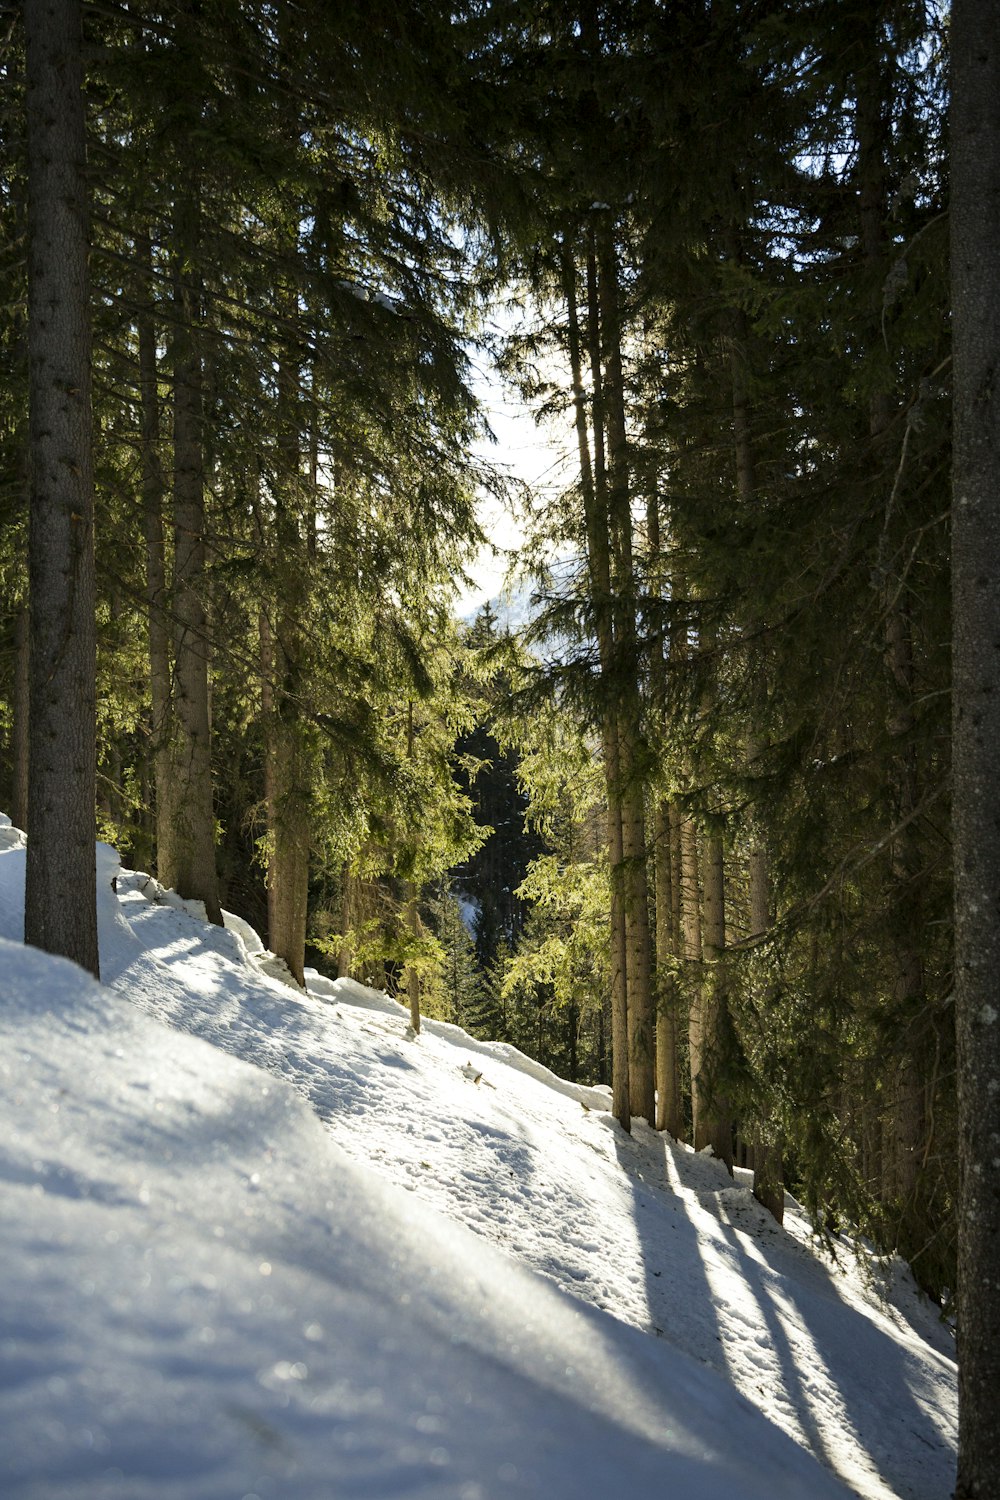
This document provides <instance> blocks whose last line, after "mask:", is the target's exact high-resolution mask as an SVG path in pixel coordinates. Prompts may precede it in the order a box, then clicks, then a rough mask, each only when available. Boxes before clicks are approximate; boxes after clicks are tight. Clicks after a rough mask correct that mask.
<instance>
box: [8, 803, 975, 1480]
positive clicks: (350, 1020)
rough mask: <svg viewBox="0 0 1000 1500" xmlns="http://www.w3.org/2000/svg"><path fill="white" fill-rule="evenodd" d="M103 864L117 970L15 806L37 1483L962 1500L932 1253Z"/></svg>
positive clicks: (14, 1122)
mask: <svg viewBox="0 0 1000 1500" xmlns="http://www.w3.org/2000/svg"><path fill="white" fill-rule="evenodd" d="M98 865H99V901H100V925H101V963H102V975H103V979H104V985H103V987H102V986H98V985H96V984H94V983H93V982H91V981H90V980H89V979H87V978H86V977H85V976H83V975H82V974H81V973H80V971H79V970H77V969H75V968H74V967H73V966H72V965H70V964H67V963H64V962H62V961H60V960H56V959H52V958H49V957H47V956H44V955H42V954H39V953H36V952H34V951H33V950H30V949H26V948H24V946H23V945H22V944H21V942H20V936H21V932H22V892H23V875H24V847H23V839H21V837H20V836H19V835H18V834H17V833H16V831H15V830H13V829H11V828H10V826H9V823H5V825H4V826H3V827H0V938H2V939H5V940H6V941H2V942H0V1026H2V1029H3V1032H4V1037H3V1043H2V1046H0V1077H2V1084H0V1110H2V1113H3V1120H2V1131H0V1180H2V1193H3V1212H2V1214H0V1255H2V1265H3V1282H2V1293H0V1433H2V1443H0V1494H2V1495H3V1496H4V1497H5V1500H62V1497H66V1500H69V1497H72V1500H89V1497H98V1496H99V1497H115V1500H145V1497H155V1500H173V1497H178V1500H180V1497H183V1500H215V1497H218V1500H253V1497H259V1500H304V1497H315V1500H368V1497H384V1500H390V1497H391V1500H397V1497H404V1496H405V1497H407V1500H411V1497H412V1500H504V1497H513V1496H519V1497H520V1496H525V1497H527V1496H532V1497H534V1496H538V1497H545V1500H591V1497H593V1500H598V1497H600V1500H614V1497H615V1496H618V1495H623V1494H639V1493H645V1494H647V1495H652V1496H663V1497H672V1500H673V1497H676V1500H757V1497H760V1500H764V1497H769V1500H770V1497H784V1496H787V1497H795V1500H827V1497H831V1500H832V1497H834V1496H838V1495H839V1496H844V1495H846V1494H848V1493H850V1492H851V1491H853V1492H855V1493H856V1494H858V1495H862V1496H865V1497H869V1496H870V1497H888V1496H900V1497H903V1496H905V1497H914V1500H939V1497H941V1496H944V1495H947V1494H948V1493H950V1489H951V1486H952V1482H953V1463H954V1423H955V1394H954V1385H955V1382H954V1374H955V1372H954V1365H953V1362H952V1357H951V1348H950V1342H949V1339H950V1335H949V1334H948V1333H947V1331H946V1330H945V1329H943V1328H942V1327H941V1326H940V1324H939V1323H938V1322H937V1321H936V1318H935V1313H934V1309H933V1308H930V1307H929V1306H928V1305H927V1304H925V1303H924V1302H922V1301H921V1299H920V1297H919V1295H918V1294H917V1292H916V1291H915V1290H914V1288H913V1287H912V1284H911V1283H910V1281H909V1279H908V1277H907V1275H906V1274H905V1272H904V1271H903V1270H902V1268H901V1267H899V1266H889V1267H887V1268H886V1267H883V1268H881V1269H880V1274H878V1275H876V1269H877V1268H876V1267H874V1265H872V1264H871V1263H868V1264H867V1265H866V1264H862V1263H859V1262H857V1261H856V1260H855V1259H854V1258H853V1257H852V1256H850V1255H849V1254H848V1253H847V1251H846V1250H845V1251H844V1252H843V1253H842V1254H840V1255H839V1256H838V1260H837V1262H834V1261H833V1260H831V1259H830V1258H829V1257H827V1256H825V1255H824V1254H823V1253H821V1251H820V1250H819V1249H818V1248H817V1247H816V1246H815V1245H814V1244H813V1243H812V1241H811V1239H810V1236H809V1232H808V1227H807V1225H806V1224H805V1222H804V1220H803V1218H802V1216H801V1214H800V1213H799V1212H798V1210H797V1208H796V1206H795V1204H794V1203H792V1202H791V1201H790V1200H789V1206H788V1215H787V1219H786V1228H784V1229H779V1228H778V1227H777V1225H775V1224H774V1222H773V1220H771V1219H769V1217H768V1216H767V1215H766V1214H765V1213H764V1212H763V1210H761V1209H760V1208H759V1207H758V1206H757V1205H756V1204H755V1202H754V1201H753V1199H752V1197H751V1195H750V1188H749V1183H748V1181H747V1179H746V1176H745V1174H737V1177H736V1180H735V1182H734V1181H733V1180H732V1179H731V1178H729V1177H728V1176H727V1174H726V1173H725V1171H724V1170H723V1168H722V1167H721V1166H720V1165H719V1164H718V1163H716V1162H713V1161H712V1160H711V1159H708V1158H705V1157H702V1156H696V1155H694V1154H693V1153H692V1152H691V1151H689V1150H687V1149H686V1148H684V1147H682V1146H677V1145H675V1144H674V1143H672V1142H671V1141H669V1140H667V1139H664V1138H663V1137H661V1136H657V1135H656V1134H655V1133H654V1132H653V1131H651V1130H649V1129H647V1128H646V1127H645V1126H644V1125H642V1124H641V1123H640V1124H638V1125H637V1126H636V1127H635V1130H634V1133H633V1135H632V1136H631V1137H630V1136H628V1135H626V1134H624V1133H623V1132H622V1131H621V1130H620V1129H619V1127H618V1126H617V1125H616V1124H615V1123H614V1122H613V1120H612V1118H611V1116H610V1114H609V1113H608V1112H607V1111H608V1104H609V1098H608V1094H607V1091H606V1090H601V1089H588V1088H581V1087H577V1086H575V1085H572V1084H568V1083H565V1082H563V1081H561V1080H559V1079H557V1078H555V1077H554V1076H553V1075H552V1074H550V1073H548V1072H546V1070H545V1069H544V1068H541V1067H540V1066H539V1065H538V1064H535V1063H532V1062H530V1061H529V1060H528V1059H527V1058H525V1057H523V1056H522V1055H521V1054H520V1053H518V1052H516V1051H515V1050H514V1049H513V1048H510V1047H506V1046H501V1045H492V1044H484V1043H479V1042H474V1041H472V1040H471V1039H470V1038H468V1037H467V1036H466V1035H465V1034H464V1033H463V1032H461V1031H460V1030H458V1029H457V1028H456V1027H452V1026H445V1025H441V1024H437V1023H433V1022H430V1023H427V1024H426V1025H425V1028H424V1030H423V1031H422V1033H421V1035H420V1037H419V1038H414V1037H413V1036H412V1034H409V1033H408V1030H407V1015H406V1013H405V1012H404V1010H403V1009H402V1007H400V1006H399V1005H397V1004H396V1003H395V1002H394V1001H392V1000H389V999H387V998H386V997H385V996H384V995H380V994H377V993H376V992H374V991H372V990H367V989H364V988H362V987H361V986H359V985H356V984H354V983H352V982H350V981H346V980H340V981H337V982H332V981H329V980H326V979H323V978H321V977H320V976H319V975H316V974H310V975H309V976H308V984H309V993H307V994H303V993H301V992H300V991H297V990H296V989H294V988H292V987H291V986H289V985H288V984H284V983H282V982H281V980H280V978H276V977H274V975H275V969H274V965H273V962H271V961H269V955H267V954H266V953H265V952H264V951H263V948H262V945H261V944H260V942H259V940H258V939H257V938H256V935H255V934H253V933H252V932H250V930H249V929H248V928H247V927H246V926H245V924H242V923H239V922H237V921H236V920H235V919H234V920H233V923H232V926H231V927H230V928H229V929H228V930H225V931H224V930H222V929H220V928H213V927H210V926H208V925H206V923H205V922H204V921H203V920H202V919H201V917H200V915H199V914H198V912H197V909H192V908H190V907H188V906H187V905H186V904H185V903H183V902H180V901H178V899H177V898H176V897H174V896H172V895H170V893H167V892H164V891H163V890H162V889H161V888H160V887H159V886H158V885H157V884H156V882H155V881H153V880H150V879H149V878H148V877H146V876H143V875H137V874H135V873H132V872H127V873H126V872H121V871H120V870H119V869H118V867H117V859H116V857H115V855H114V853H113V851H111V850H110V849H107V848H106V847H104V846H101V847H100V848H99V859H98ZM113 881H114V882H115V883H116V885H117V890H114V889H113V887H112V882H113Z"/></svg>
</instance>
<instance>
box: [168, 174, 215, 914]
mask: <svg viewBox="0 0 1000 1500" xmlns="http://www.w3.org/2000/svg"><path fill="white" fill-rule="evenodd" d="M199 219H200V208H199V204H198V201H197V196H196V195H186V196H184V197H183V198H181V199H180V200H179V202H178V205H177V213H176V223H175V225H174V236H175V243H174V268H173V284H174V309H173V313H174V330H173V341H174V348H173V385H174V401H173V405H174V473H173V499H174V514H173V522H174V587H173V626H174V630H173V654H174V672H173V683H172V686H173V694H172V702H171V725H170V729H171V734H170V757H171V764H170V775H171V777H172V779H173V783H174V795H173V796H172V798H171V802H170V806H169V809H168V816H169V818H170V825H169V828H164V829H163V834H162V835H161V833H160V831H159V828H158V833H157V844H158V846H159V848H160V851H161V852H160V857H159V861H158V869H159V876H160V879H161V881H162V882H163V884H164V885H168V886H171V887H172V888H173V889H174V890H176V891H177V893H178V895H180V896H184V897H186V898H188V899H191V900H196V901H202V902H203V903H204V905H205V911H206V914H207V916H208V919H209V921H211V922H217V923H219V924H220V925H221V923H222V909H221V907H220V904H219V884H218V876H217V874H216V868H215V815H214V807H213V797H212V748H211V721H210V713H209V695H208V624H207V615H206V610H205V602H204V591H205V583H206V580H205V478H204V450H203V423H204V412H203V409H202V407H203V396H202V365H201V353H200V349H199V340H198V332H197V325H198V321H199V316H200V301H201V298H200V293H199V289H198V286H197V284H196V282H195V281H193V280H192V272H191V269H190V267H191V266H192V265H197V260H198V246H199V237H200V236H199ZM163 835H165V837H163Z"/></svg>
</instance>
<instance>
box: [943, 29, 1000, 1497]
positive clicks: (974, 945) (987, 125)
mask: <svg viewBox="0 0 1000 1500" xmlns="http://www.w3.org/2000/svg"><path fill="white" fill-rule="evenodd" d="M952 88H953V99H952V121H951V125H952V133H951V146H952V207H951V234H952V239H951V247H952V296H953V318H954V322H953V338H954V346H953V347H954V363H955V386H954V392H955V395H954V424H955V427H954V434H955V435H954V443H955V448H954V467H953V478H954V498H953V503H952V590H953V595H952V608H953V622H954V623H953V686H952V691H953V700H952V712H953V720H952V737H953V738H952V744H953V756H954V760H953V765H954V773H953V775H954V811H953V836H954V848H955V950H956V951H955V1010H956V1025H957V1030H958V1088H959V1142H960V1172H961V1189H960V1197H959V1210H958V1212H959V1223H958V1247H959V1248H958V1255H959V1321H958V1339H959V1346H958V1347H959V1398H960V1421H959V1460H958V1487H957V1489H956V1491H955V1494H956V1497H957V1500H987V1497H991V1496H994V1495H997V1494H1000V1424H998V1423H997V1420H996V1400H997V1392H998V1391H1000V1186H998V1179H997V1162H998V1161H1000V999H998V985H997V974H998V972H1000V784H998V781H997V765H996V755H997V745H998V744H1000V396H998V392H997V380H998V378H1000V10H998V9H997V6H996V5H995V4H994V0H956V4H955V7H954V12H953V17H952Z"/></svg>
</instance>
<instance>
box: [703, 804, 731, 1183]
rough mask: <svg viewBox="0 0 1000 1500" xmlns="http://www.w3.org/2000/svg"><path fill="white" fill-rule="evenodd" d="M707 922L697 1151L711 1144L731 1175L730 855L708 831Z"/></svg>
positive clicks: (706, 867) (706, 852)
mask: <svg viewBox="0 0 1000 1500" xmlns="http://www.w3.org/2000/svg"><path fill="white" fill-rule="evenodd" d="M702 878H703V882H704V896H705V922H704V928H703V931H702V940H703V959H704V983H703V985H702V990H701V1005H702V1016H701V1075H700V1078H699V1089H698V1095H699V1115H698V1118H697V1119H696V1120H695V1129H694V1148H695V1150H696V1151H700V1150H702V1148H703V1147H705V1146H711V1148H712V1150H713V1152H714V1153H715V1155H716V1156H717V1157H718V1158H719V1160H720V1161H724V1162H725V1164H726V1166H727V1167H728V1168H729V1171H730V1172H732V1170H733V1114H732V1106H731V1105H730V1102H729V1098H728V1096H727V1094H726V1092H725V1089H724V1088H723V1086H722V1075H723V1072H724V1069H725V1055H724V1052H725V1045H726V1038H727V1032H728V1026H727V1019H728V1003H729V1002H728V996H727V993H726V977H725V967H724V964H725V952H726V895H725V855H724V852H723V847H722V838H721V836H720V835H719V834H717V833H714V832H712V833H709V834H708V836H707V837H706V839H705V862H704V873H703V877H702Z"/></svg>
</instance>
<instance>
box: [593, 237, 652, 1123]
mask: <svg viewBox="0 0 1000 1500" xmlns="http://www.w3.org/2000/svg"><path fill="white" fill-rule="evenodd" d="M597 248H598V267H597V281H598V297H597V302H596V306H595V307H594V314H595V316H594V321H593V326H594V328H595V329H596V330H599V335H600V344H599V347H600V352H601V355H602V357H603V372H602V373H603V393H604V414H605V421H606V424H607V435H608V484H607V491H608V518H609V532H610V536H611V544H612V568H613V572H612V578H613V594H612V598H613V610H614V617H615V622H616V628H615V648H616V651H615V675H614V679H613V682H612V691H613V693H614V694H615V697H616V699H617V704H618V743H619V774H620V778H621V789H620V796H621V808H622V857H623V859H624V862H625V866H624V896H625V975H626V980H625V983H626V993H627V996H628V1033H629V1097H630V1101H631V1107H632V1110H633V1112H634V1113H635V1114H638V1115H641V1116H642V1117H643V1119H645V1120H648V1121H649V1123H650V1124H651V1125H653V1124H655V1121H656V1102H655V1081H654V1072H655V1058H656V1040H655V1024H656V1021H655V1006H654V1000H653V965H652V940H651V935H650V929H649V878H648V874H647V868H646V805H645V804H646V799H645V792H646V776H645V767H644V764H643V746H642V737H641V719H642V705H641V698H640V692H639V647H638V640H637V629H636V593H637V590H636V578H635V565H634V559H633V546H632V507H631V486H630V477H629V458H628V436H627V430H626V422H625V380H624V373H623V370H622V352H621V326H620V323H621V319H620V312H619V306H618V265H617V257H616V252H615V247H614V239H613V234H612V231H611V227H610V225H609V224H607V223H602V224H601V225H600V227H599V229H598V231H597Z"/></svg>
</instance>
